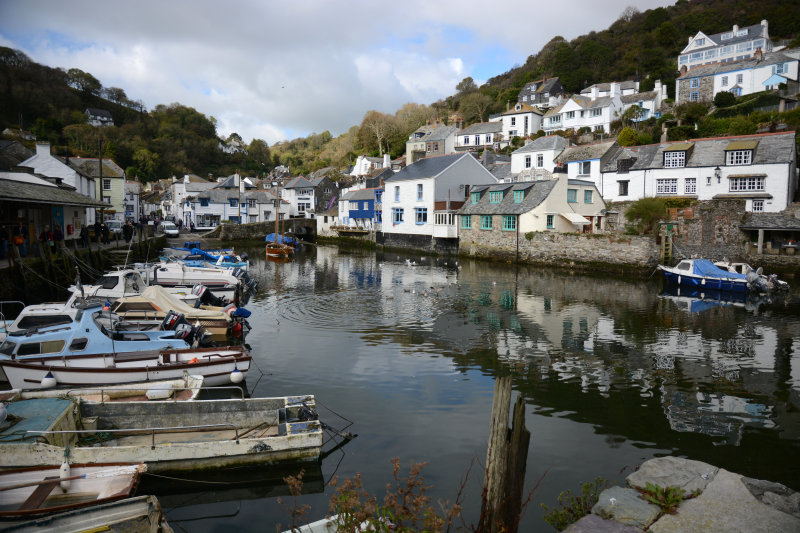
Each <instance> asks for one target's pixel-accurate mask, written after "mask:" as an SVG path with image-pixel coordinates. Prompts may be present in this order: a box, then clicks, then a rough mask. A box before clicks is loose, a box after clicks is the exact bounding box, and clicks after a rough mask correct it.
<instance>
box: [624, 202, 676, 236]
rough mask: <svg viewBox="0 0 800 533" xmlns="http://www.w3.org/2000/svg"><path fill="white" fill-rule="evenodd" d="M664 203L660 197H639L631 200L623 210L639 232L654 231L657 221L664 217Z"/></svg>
mask: <svg viewBox="0 0 800 533" xmlns="http://www.w3.org/2000/svg"><path fill="white" fill-rule="evenodd" d="M665 213H666V203H665V202H664V199H662V198H641V199H639V200H636V201H635V202H633V203H632V204H631V205H630V207H629V208H628V210H627V211H626V212H625V218H626V219H627V220H628V222H632V223H633V224H634V225H635V227H636V229H637V230H638V231H639V232H640V233H654V232H655V229H656V228H657V227H658V222H659V221H660V220H661V219H662V218H664V215H665Z"/></svg>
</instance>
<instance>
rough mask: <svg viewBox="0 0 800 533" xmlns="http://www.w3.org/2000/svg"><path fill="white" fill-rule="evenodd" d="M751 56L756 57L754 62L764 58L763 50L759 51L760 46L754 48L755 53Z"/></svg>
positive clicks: (759, 61)
mask: <svg viewBox="0 0 800 533" xmlns="http://www.w3.org/2000/svg"><path fill="white" fill-rule="evenodd" d="M753 56H755V58H756V63H761V60H762V59H764V52H762V51H761V47H760V46H759V47H758V48H756V53H755V54H753Z"/></svg>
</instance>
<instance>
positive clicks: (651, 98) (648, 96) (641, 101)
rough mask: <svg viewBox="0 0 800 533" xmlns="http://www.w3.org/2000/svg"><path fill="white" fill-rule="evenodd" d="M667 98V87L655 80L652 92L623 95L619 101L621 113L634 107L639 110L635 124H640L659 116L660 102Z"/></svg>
mask: <svg viewBox="0 0 800 533" xmlns="http://www.w3.org/2000/svg"><path fill="white" fill-rule="evenodd" d="M666 98H667V86H666V85H662V84H661V80H656V82H655V86H654V87H653V90H652V91H645V92H643V93H639V92H636V93H632V94H623V95H622V96H620V98H619V100H620V102H622V113H625V112H626V111H627V110H628V109H630V108H632V107H634V106H636V107H638V108H639V109H640V111H639V116H638V117H636V118H635V119H634V121H635V122H641V121H643V120H647V119H649V118H651V117H655V118H658V117H660V116H661V102H663V101H664V100H665V99H666Z"/></svg>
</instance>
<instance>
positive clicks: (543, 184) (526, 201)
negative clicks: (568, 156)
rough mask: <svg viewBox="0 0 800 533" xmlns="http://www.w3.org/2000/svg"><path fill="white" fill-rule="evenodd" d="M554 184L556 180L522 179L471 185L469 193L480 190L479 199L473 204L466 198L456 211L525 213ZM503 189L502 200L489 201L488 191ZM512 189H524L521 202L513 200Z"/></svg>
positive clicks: (541, 200)
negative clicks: (477, 185)
mask: <svg viewBox="0 0 800 533" xmlns="http://www.w3.org/2000/svg"><path fill="white" fill-rule="evenodd" d="M555 186H556V180H541V181H523V182H519V183H496V184H494V183H493V184H491V185H483V186H480V187H471V188H470V193H473V192H481V193H482V194H481V199H480V200H479V201H478V203H477V204H473V203H472V201H471V199H470V198H467V201H466V203H464V205H463V207H461V209H459V210H458V211H457V213H458V214H459V215H519V214H522V213H527V212H528V211H530V210H532V209H534V208H535V207H537V206H538V205H539V204H541V203H542V202H543V201H544V200H545V199H546V198H547V197H548V195H549V194H550V191H552V190H553V188H554V187H555ZM493 191H505V195H504V196H503V200H502V201H501V202H500V203H499V204H490V203H489V193H490V192H493ZM513 191H525V198H523V200H522V202H520V203H515V202H514V192H513Z"/></svg>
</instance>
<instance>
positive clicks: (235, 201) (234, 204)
mask: <svg viewBox="0 0 800 533" xmlns="http://www.w3.org/2000/svg"><path fill="white" fill-rule="evenodd" d="M228 203H230V205H231V207H239V199H238V198H228Z"/></svg>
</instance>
